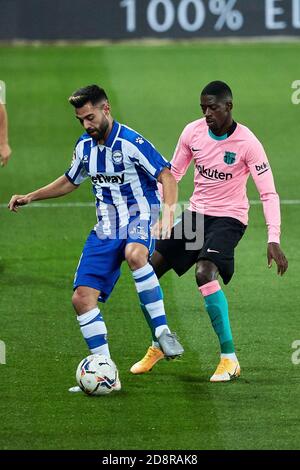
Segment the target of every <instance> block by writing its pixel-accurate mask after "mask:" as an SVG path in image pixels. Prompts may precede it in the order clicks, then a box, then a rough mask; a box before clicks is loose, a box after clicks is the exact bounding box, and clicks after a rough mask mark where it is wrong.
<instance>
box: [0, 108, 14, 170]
mask: <svg viewBox="0 0 300 470" xmlns="http://www.w3.org/2000/svg"><path fill="white" fill-rule="evenodd" d="M10 155H11V148H10V146H9V144H8V122H7V113H6V108H5V105H4V104H2V103H1V101H0V164H1V166H5V165H6V164H7V162H8V159H9V157H10Z"/></svg>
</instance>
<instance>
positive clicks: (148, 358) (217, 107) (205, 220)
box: [131, 81, 288, 382]
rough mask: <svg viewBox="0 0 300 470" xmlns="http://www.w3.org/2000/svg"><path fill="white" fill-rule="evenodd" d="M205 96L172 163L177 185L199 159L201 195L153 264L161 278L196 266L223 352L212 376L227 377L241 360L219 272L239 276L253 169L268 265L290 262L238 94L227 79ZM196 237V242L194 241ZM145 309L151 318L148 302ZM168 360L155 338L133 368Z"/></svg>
mask: <svg viewBox="0 0 300 470" xmlns="http://www.w3.org/2000/svg"><path fill="white" fill-rule="evenodd" d="M200 99H201V102H200V105H201V108H202V111H203V114H204V118H202V119H198V120H196V121H194V122H191V123H190V124H188V125H187V126H186V127H185V129H184V130H183V132H182V134H181V136H180V138H179V141H178V144H177V147H176V150H175V154H174V156H173V159H172V161H171V165H172V169H171V171H172V174H173V175H174V176H175V178H176V180H177V182H178V181H180V180H181V178H182V177H183V176H184V175H185V173H186V171H187V169H188V167H189V165H190V164H191V162H192V161H193V163H194V168H195V171H194V192H193V194H192V197H191V198H190V205H189V208H188V209H187V210H186V211H184V212H183V214H182V216H181V220H180V222H179V223H178V224H175V225H174V227H173V230H172V234H171V238H170V239H165V240H158V241H157V242H156V250H155V252H154V254H153V255H152V258H151V262H152V265H153V267H154V270H155V272H156V274H157V276H158V278H160V277H161V276H163V275H164V274H165V273H166V272H167V271H169V270H170V269H174V271H175V272H176V273H177V274H178V275H179V276H181V275H183V274H184V273H185V272H186V271H188V270H189V269H190V267H191V266H193V265H195V266H196V271H195V277H196V282H197V286H198V289H199V292H200V294H201V295H202V296H203V297H204V301H205V307H206V310H207V312H208V315H209V317H210V319H211V322H212V326H213V328H214V331H215V333H216V334H217V336H218V339H219V343H220V349H221V359H220V362H219V365H218V367H217V369H216V371H215V373H214V374H213V375H212V377H211V378H210V380H211V382H224V381H229V380H232V379H233V378H236V377H238V376H239V375H240V365H239V362H238V359H237V356H236V354H235V349H234V344H233V339H232V333H231V328H230V321H229V315H228V303H227V299H226V296H225V294H224V292H223V290H222V288H221V285H220V283H219V281H218V277H219V275H220V276H221V278H222V280H223V282H224V284H228V283H229V282H230V280H231V278H232V276H233V273H234V249H235V247H236V246H237V244H238V242H239V241H240V239H241V238H242V236H243V234H244V232H245V230H246V227H247V223H248V209H249V202H248V199H247V194H246V184H247V180H248V177H249V175H250V174H251V176H252V178H253V180H254V182H255V185H256V187H257V189H258V191H259V194H260V199H261V201H262V203H263V210H264V216H265V220H266V224H267V228H268V246H267V259H268V266H269V267H271V265H272V260H274V261H275V262H276V264H277V272H278V274H279V275H281V276H282V275H283V274H284V273H285V271H286V270H287V267H288V262H287V259H286V257H285V255H284V253H283V252H282V250H281V248H280V205H279V197H278V194H277V192H276V189H275V185H274V180H273V175H272V171H271V168H270V164H269V162H268V158H267V156H266V154H265V151H264V149H263V146H262V145H261V143H260V142H259V140H258V139H257V138H256V137H255V135H254V134H253V133H252V132H251V131H250V130H249V129H248V128H247V127H245V126H243V125H242V124H239V123H236V122H235V121H234V120H233V118H232V108H233V103H232V92H231V90H230V88H229V86H228V85H227V84H226V83H224V82H221V81H214V82H211V83H209V84H208V85H207V86H206V87H205V88H204V89H203V91H202V93H201V97H200ZM178 235H179V236H178ZM192 236H193V237H194V239H192V238H191V237H192ZM197 236H198V240H197ZM199 240H200V243H199ZM191 241H193V242H196V243H194V244H193V245H191ZM142 309H143V311H144V314H145V316H146V319H147V312H146V310H145V309H144V308H143V306H142ZM163 358H164V354H163V352H162V351H161V349H160V348H159V344H158V343H157V342H156V341H155V338H154V340H153V343H152V346H151V347H150V348H149V349H148V351H147V353H146V355H145V357H144V358H143V359H142V360H141V361H139V362H137V363H136V364H134V365H133V366H132V367H131V372H132V373H134V374H141V373H144V372H148V371H149V370H151V369H152V367H153V366H154V364H156V362H158V361H159V360H160V359H163Z"/></svg>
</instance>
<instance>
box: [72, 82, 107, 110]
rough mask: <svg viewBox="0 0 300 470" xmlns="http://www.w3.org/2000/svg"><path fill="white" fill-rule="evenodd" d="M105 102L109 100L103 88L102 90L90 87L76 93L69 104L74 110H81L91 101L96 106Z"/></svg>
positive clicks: (80, 89)
mask: <svg viewBox="0 0 300 470" xmlns="http://www.w3.org/2000/svg"><path fill="white" fill-rule="evenodd" d="M104 100H108V98H107V94H106V93H105V91H104V90H103V88H100V87H99V86H98V85H88V86H85V87H83V88H79V89H78V90H76V91H74V93H72V95H71V96H70V98H69V103H71V105H72V106H74V108H81V107H82V106H84V105H85V104H86V103H88V102H89V101H90V102H91V103H92V105H95V104H98V103H100V101H104Z"/></svg>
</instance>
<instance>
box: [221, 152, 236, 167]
mask: <svg viewBox="0 0 300 470" xmlns="http://www.w3.org/2000/svg"><path fill="white" fill-rule="evenodd" d="M235 157H236V153H233V152H225V155H224V162H225V163H227V165H233V164H234V163H235Z"/></svg>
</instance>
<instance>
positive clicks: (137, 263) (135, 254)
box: [126, 249, 147, 271]
mask: <svg viewBox="0 0 300 470" xmlns="http://www.w3.org/2000/svg"><path fill="white" fill-rule="evenodd" d="M126 261H127V263H128V264H129V267H130V269H132V270H133V271H134V270H136V269H139V268H142V267H143V266H145V264H146V263H147V258H146V257H145V254H144V253H141V251H140V250H138V249H133V250H130V251H128V252H127V253H126Z"/></svg>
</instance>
